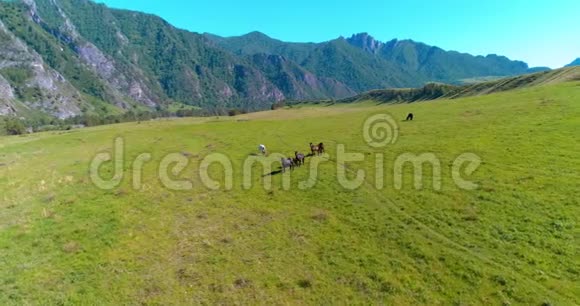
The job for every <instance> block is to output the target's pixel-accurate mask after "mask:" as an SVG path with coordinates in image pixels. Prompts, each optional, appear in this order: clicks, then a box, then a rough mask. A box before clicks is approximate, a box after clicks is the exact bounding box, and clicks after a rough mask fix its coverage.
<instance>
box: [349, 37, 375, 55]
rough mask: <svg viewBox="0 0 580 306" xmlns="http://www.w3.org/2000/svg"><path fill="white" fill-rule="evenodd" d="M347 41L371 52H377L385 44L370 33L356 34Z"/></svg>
mask: <svg viewBox="0 0 580 306" xmlns="http://www.w3.org/2000/svg"><path fill="white" fill-rule="evenodd" d="M347 41H348V43H350V44H351V45H353V46H356V47H359V48H361V49H363V50H365V51H367V52H370V53H377V52H378V50H379V49H380V48H381V47H382V46H383V43H382V42H380V41H378V40H376V39H375V38H374V37H372V36H371V35H369V34H368V33H358V34H354V35H352V36H351V37H350V38H348V39H347Z"/></svg>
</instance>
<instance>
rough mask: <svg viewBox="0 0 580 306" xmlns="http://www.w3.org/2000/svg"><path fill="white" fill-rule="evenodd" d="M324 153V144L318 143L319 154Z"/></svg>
mask: <svg viewBox="0 0 580 306" xmlns="http://www.w3.org/2000/svg"><path fill="white" fill-rule="evenodd" d="M322 153H324V144H323V143H322V142H321V143H319V144H318V154H322Z"/></svg>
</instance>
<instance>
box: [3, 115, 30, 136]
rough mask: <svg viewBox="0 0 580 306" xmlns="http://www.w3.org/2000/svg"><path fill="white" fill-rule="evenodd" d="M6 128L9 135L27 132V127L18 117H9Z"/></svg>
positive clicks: (5, 124)
mask: <svg viewBox="0 0 580 306" xmlns="http://www.w3.org/2000/svg"><path fill="white" fill-rule="evenodd" d="M4 129H5V130H6V134H8V135H22V134H24V133H26V127H25V126H24V124H23V123H22V121H20V120H19V119H16V118H8V119H7V120H6V122H5V123H4Z"/></svg>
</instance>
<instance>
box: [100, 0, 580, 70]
mask: <svg viewBox="0 0 580 306" xmlns="http://www.w3.org/2000/svg"><path fill="white" fill-rule="evenodd" d="M97 1H98V2H103V3H106V4H107V5H108V6H110V7H114V8H125V9H131V10H138V11H142V12H147V13H153V14H156V15H159V16H161V17H163V18H164V19H166V20H167V21H169V22H170V23H171V24H173V25H175V26H177V27H179V28H184V29H187V30H190V31H194V32H209V33H213V34H217V35H222V36H235V35H242V34H245V33H248V32H251V31H260V32H263V33H265V34H267V35H269V36H271V37H274V38H277V39H280V40H284V41H297V42H321V41H326V40H330V39H333V38H336V37H338V36H341V35H342V36H350V35H351V34H354V33H359V32H368V33H369V34H371V35H373V36H374V37H375V38H377V39H379V40H381V41H387V40H390V39H392V38H399V39H413V40H416V41H421V42H424V43H427V44H429V45H435V46H439V47H441V48H443V49H446V50H457V51H461V52H468V53H472V54H475V55H486V54H490V53H495V54H500V55H505V56H507V57H509V58H511V59H517V60H523V61H525V62H527V63H528V64H529V65H530V66H548V67H552V68H558V67H561V66H563V65H565V64H568V63H570V62H571V61H572V60H574V59H575V58H577V57H580V0H550V1H548V0H528V1H524V0H484V1H483V0H477V1H475V0H471V1H470V0H438V1H428V0H423V1H421V0H397V1H391V0H383V1H380V0H357V1H341V0H335V1H327V0H286V1H279V0H269V1H267V0H246V1H244V0H164V1H160V0H97Z"/></svg>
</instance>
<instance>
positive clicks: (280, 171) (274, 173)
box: [262, 169, 282, 177]
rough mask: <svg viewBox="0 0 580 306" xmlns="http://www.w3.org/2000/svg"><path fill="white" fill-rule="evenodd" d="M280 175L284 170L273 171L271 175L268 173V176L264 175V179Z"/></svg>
mask: <svg viewBox="0 0 580 306" xmlns="http://www.w3.org/2000/svg"><path fill="white" fill-rule="evenodd" d="M280 173H282V169H280V170H274V171H272V172H270V173H268V174H264V175H262V177H266V176H274V175H278V174H280Z"/></svg>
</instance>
